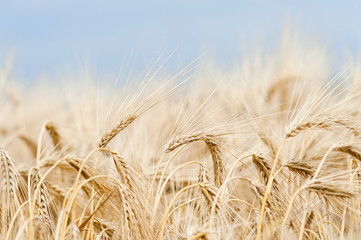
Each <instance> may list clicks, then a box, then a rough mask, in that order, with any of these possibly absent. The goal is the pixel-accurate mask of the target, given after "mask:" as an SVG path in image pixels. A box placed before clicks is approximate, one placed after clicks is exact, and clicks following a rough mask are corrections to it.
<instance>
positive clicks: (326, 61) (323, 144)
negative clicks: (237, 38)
mask: <svg viewBox="0 0 361 240" xmlns="http://www.w3.org/2000/svg"><path fill="white" fill-rule="evenodd" d="M311 46H313V47H311ZM331 60H332V56H331V55H330V54H329V53H328V51H327V49H326V48H325V47H323V45H322V44H319V45H312V44H302V43H300V42H297V41H293V40H289V39H288V40H287V39H286V40H283V41H282V42H281V44H280V47H279V49H278V50H277V51H274V52H271V53H254V54H249V55H247V56H245V57H244V60H243V61H242V63H240V64H239V65H236V67H235V68H234V69H231V70H227V71H222V70H221V69H220V68H217V66H216V64H214V63H213V64H211V63H203V62H202V63H201V62H196V63H191V64H190V65H189V66H186V67H184V68H183V69H181V70H179V71H176V72H173V73H171V74H170V73H169V72H168V73H160V69H162V68H163V64H160V65H159V64H158V65H157V64H156V63H154V64H153V65H150V66H149V68H148V69H147V70H146V71H145V72H144V74H143V75H139V76H138V77H137V78H136V77H134V78H133V77H132V75H131V74H127V73H126V72H127V71H126V70H124V72H123V73H121V74H120V77H119V80H118V81H114V82H113V83H111V84H108V85H107V84H102V83H101V82H98V83H97V81H93V80H92V79H91V76H88V75H83V76H82V77H80V76H77V77H74V78H69V79H68V81H63V83H65V84H59V85H58V84H57V83H49V82H48V83H46V82H42V83H39V84H38V85H34V86H31V87H27V88H26V87H23V86H22V85H21V84H20V83H19V82H16V81H13V80H12V74H11V64H8V65H6V66H4V67H3V68H2V70H1V72H0V84H1V86H0V89H1V95H0V101H1V106H2V108H1V109H2V111H1V120H0V143H1V150H0V154H1V155H0V165H1V172H0V175H1V179H2V182H1V184H0V192H1V199H0V201H1V202H0V215H1V217H0V238H1V239H4V240H10V239H32V240H37V239H39V240H40V239H69V240H70V239H159V240H163V239H164V240H165V239H189V240H196V239H208V240H210V239H257V240H260V239H360V238H361V231H360V230H361V228H360V223H361V199H360V197H359V196H360V191H361V120H360V118H361V110H360V106H361V94H360V93H361V92H360V90H361V71H360V68H359V67H358V65H357V63H356V62H355V61H354V62H351V63H347V64H345V66H344V67H341V68H340V69H339V70H337V71H335V70H334V68H333V67H332V64H331V63H330V62H331Z"/></svg>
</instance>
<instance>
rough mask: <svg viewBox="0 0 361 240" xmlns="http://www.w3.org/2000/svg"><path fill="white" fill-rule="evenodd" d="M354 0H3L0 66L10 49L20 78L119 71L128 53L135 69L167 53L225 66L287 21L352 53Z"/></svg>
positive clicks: (271, 39) (178, 60)
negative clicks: (245, 47)
mask: <svg viewBox="0 0 361 240" xmlns="http://www.w3.org/2000/svg"><path fill="white" fill-rule="evenodd" d="M360 12H361V3H359V1H266V0H263V1H251V0H249V1H227V0H224V1H214V0H208V1H205V0H193V1H188V0H184V1H171V0H168V1H161V0H155V1H140V0H135V1H113V0H110V1H83V0H81V1H68V0H63V1H56V0H54V1H44V0H35V1H17V0H14V1H1V2H0V64H1V65H3V64H4V60H5V58H6V56H7V55H8V54H9V53H13V54H14V56H15V58H14V72H15V73H16V74H17V76H18V77H19V78H22V79H24V81H27V80H32V79H36V78H37V77H38V76H41V75H43V74H45V75H48V76H54V75H56V74H58V73H61V72H66V71H71V70H75V71H76V70H77V69H79V68H81V67H83V66H84V65H87V64H88V65H89V66H90V67H91V69H93V71H94V72H95V73H97V74H99V75H100V76H101V75H105V74H110V75H114V74H115V75H116V73H117V72H118V70H119V69H120V65H121V63H122V62H124V61H125V60H127V59H128V58H129V55H130V54H131V53H132V54H133V56H134V57H135V58H136V66H138V67H139V68H141V67H143V66H144V65H145V64H146V63H148V62H149V61H151V58H152V56H154V55H156V54H159V53H160V52H164V53H165V54H169V53H171V52H172V51H173V50H174V49H176V48H177V51H176V53H175V54H174V56H173V57H172V61H171V63H170V64H175V65H177V64H183V65H185V64H187V63H189V62H191V61H192V60H193V59H195V58H197V57H198V56H199V55H200V54H202V53H204V52H207V53H208V54H209V55H210V56H215V57H216V59H217V60H218V61H219V62H220V63H221V64H228V63H229V62H230V61H232V59H234V58H235V57H237V55H239V53H240V51H241V45H242V43H243V44H244V43H252V42H256V41H259V39H261V40H260V41H261V42H263V43H265V44H270V45H272V44H275V43H276V42H277V40H278V38H279V37H280V33H281V31H282V29H283V27H284V25H285V22H290V25H291V26H292V27H295V28H297V30H298V31H300V32H302V31H304V32H305V33H307V34H309V35H310V36H315V37H316V38H318V39H320V40H321V41H325V42H327V44H329V46H330V49H331V50H333V51H335V52H341V51H344V50H345V49H350V50H351V51H352V52H353V53H355V54H356V53H357V52H358V50H359V46H360V42H361V41H360V39H361V25H360V23H361V14H360Z"/></svg>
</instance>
